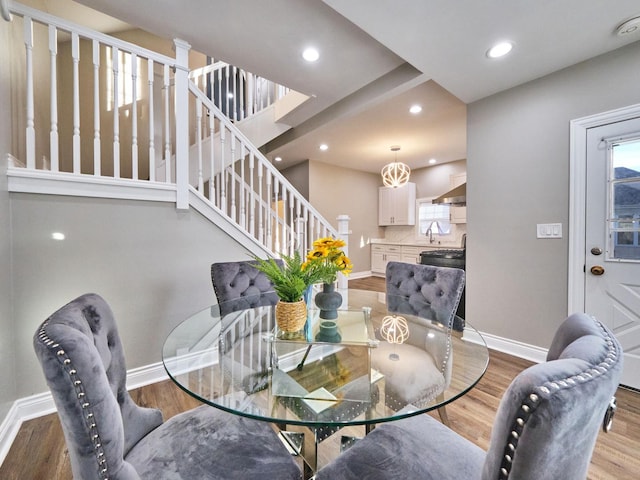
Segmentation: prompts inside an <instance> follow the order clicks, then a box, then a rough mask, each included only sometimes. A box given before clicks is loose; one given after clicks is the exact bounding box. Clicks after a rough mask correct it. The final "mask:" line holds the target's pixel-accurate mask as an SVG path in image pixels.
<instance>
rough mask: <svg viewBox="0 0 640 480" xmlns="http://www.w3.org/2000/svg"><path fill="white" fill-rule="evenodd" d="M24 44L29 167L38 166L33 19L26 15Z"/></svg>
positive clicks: (26, 136) (26, 134)
mask: <svg viewBox="0 0 640 480" xmlns="http://www.w3.org/2000/svg"><path fill="white" fill-rule="evenodd" d="M23 26H24V46H25V63H26V65H25V67H26V75H27V78H26V82H27V92H26V93H27V99H26V100H27V105H26V107H27V119H26V120H27V126H26V132H25V142H26V145H25V148H26V156H27V168H30V169H32V170H35V168H36V130H35V113H34V101H33V21H32V20H31V18H30V17H26V16H25V17H24V25H23Z"/></svg>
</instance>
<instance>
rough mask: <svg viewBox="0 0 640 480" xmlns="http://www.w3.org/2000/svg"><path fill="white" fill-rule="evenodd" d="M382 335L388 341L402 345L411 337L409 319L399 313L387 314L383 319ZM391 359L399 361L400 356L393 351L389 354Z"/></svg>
mask: <svg viewBox="0 0 640 480" xmlns="http://www.w3.org/2000/svg"><path fill="white" fill-rule="evenodd" d="M380 335H382V338H384V339H385V340H386V341H387V342H388V343H391V344H397V345H401V344H403V343H404V342H406V341H407V340H408V339H409V325H408V324H407V319H406V318H404V317H401V316H399V315H387V316H386V317H384V318H383V319H382V326H381V327H380ZM389 359H390V360H394V361H397V360H399V359H400V356H399V355H398V354H397V353H396V352H393V353H391V354H390V355H389Z"/></svg>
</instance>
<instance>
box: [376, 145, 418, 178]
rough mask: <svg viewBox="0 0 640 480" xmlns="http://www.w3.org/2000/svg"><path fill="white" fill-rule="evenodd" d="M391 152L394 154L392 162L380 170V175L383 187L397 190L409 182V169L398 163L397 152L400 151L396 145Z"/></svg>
mask: <svg viewBox="0 0 640 480" xmlns="http://www.w3.org/2000/svg"><path fill="white" fill-rule="evenodd" d="M391 151H392V152H394V153H395V158H394V160H393V162H391V163H388V164H386V165H385V166H384V167H383V168H382V171H381V172H380V174H381V175H382V183H384V186H385V187H392V188H398V187H402V186H403V185H405V184H406V183H407V182H408V181H409V175H410V174H411V169H410V168H409V166H408V165H406V164H404V163H402V162H399V161H398V152H399V151H400V147H399V146H398V145H393V146H392V147H391Z"/></svg>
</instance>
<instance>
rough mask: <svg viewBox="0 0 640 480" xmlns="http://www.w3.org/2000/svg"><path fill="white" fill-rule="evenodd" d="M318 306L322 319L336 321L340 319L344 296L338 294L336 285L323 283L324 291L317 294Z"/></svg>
mask: <svg viewBox="0 0 640 480" xmlns="http://www.w3.org/2000/svg"><path fill="white" fill-rule="evenodd" d="M315 302H316V306H317V307H318V308H319V309H320V318H324V319H326V320H334V319H336V318H338V308H340V305H342V295H340V292H336V284H335V283H323V284H322V291H321V292H318V293H316V298H315Z"/></svg>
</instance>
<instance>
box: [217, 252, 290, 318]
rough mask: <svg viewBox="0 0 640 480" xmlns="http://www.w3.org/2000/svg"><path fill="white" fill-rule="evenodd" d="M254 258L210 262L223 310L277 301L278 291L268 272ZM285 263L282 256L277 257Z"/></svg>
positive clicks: (273, 303)
mask: <svg viewBox="0 0 640 480" xmlns="http://www.w3.org/2000/svg"><path fill="white" fill-rule="evenodd" d="M256 263H257V262H255V261H254V260H251V261H246V262H220V263H214V264H212V265H211V282H212V283H213V290H214V292H215V294H216V297H217V299H218V305H219V307H220V314H221V315H227V314H228V313H231V312H235V311H238V310H246V309H248V308H254V307H259V306H267V305H275V304H276V303H278V300H279V299H278V295H277V294H276V292H275V290H274V289H273V284H272V283H271V281H270V280H269V278H267V276H266V275H265V274H264V273H263V272H261V271H260V270H258V269H256V268H255V267H254V265H255V264H256ZM276 263H278V264H279V265H282V260H279V259H278V260H276Z"/></svg>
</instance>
